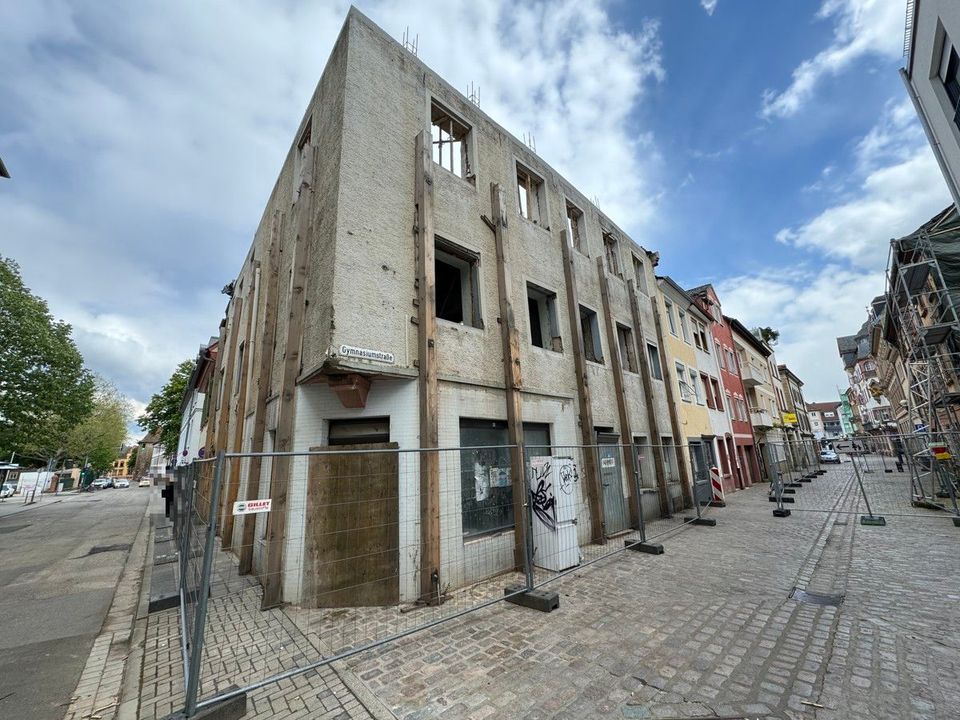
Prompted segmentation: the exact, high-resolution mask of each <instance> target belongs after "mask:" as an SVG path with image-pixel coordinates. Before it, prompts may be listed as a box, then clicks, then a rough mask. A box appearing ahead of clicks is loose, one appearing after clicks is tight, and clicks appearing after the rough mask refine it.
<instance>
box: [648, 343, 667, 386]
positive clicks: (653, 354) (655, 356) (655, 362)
mask: <svg viewBox="0 0 960 720" xmlns="http://www.w3.org/2000/svg"><path fill="white" fill-rule="evenodd" d="M647 356H648V357H649V358H650V376H651V377H652V378H653V379H654V380H663V368H662V367H661V365H660V350H658V349H657V346H656V345H651V344H650V343H647Z"/></svg>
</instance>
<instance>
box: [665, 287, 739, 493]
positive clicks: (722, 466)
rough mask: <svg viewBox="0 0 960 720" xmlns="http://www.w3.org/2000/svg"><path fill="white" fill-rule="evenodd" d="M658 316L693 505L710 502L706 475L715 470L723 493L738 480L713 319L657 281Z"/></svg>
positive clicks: (679, 291)
mask: <svg viewBox="0 0 960 720" xmlns="http://www.w3.org/2000/svg"><path fill="white" fill-rule="evenodd" d="M658 283H659V287H660V298H659V299H660V312H661V313H662V315H663V317H664V318H665V319H664V321H663V323H662V327H663V336H664V339H665V340H664V345H665V347H666V348H667V351H668V353H669V357H670V362H669V363H668V365H669V367H668V374H669V376H670V381H671V382H670V384H671V385H672V386H673V388H674V389H675V391H676V393H677V399H678V400H679V402H677V403H676V406H675V407H676V411H677V412H678V414H679V417H680V424H681V426H682V431H681V437H682V440H681V442H682V443H683V444H684V445H685V450H686V452H685V453H684V460H685V462H686V463H687V464H688V469H689V473H690V477H691V479H692V482H693V485H694V496H695V497H696V499H697V500H700V501H703V500H704V499H706V500H709V499H710V471H711V469H712V468H715V469H716V471H717V472H719V474H720V476H721V481H722V483H723V487H724V488H725V489H726V488H731V489H733V488H735V487H736V481H735V480H734V478H735V477H736V476H737V475H738V474H739V472H740V470H739V468H738V467H737V457H736V452H735V448H734V443H733V427H732V425H731V422H730V417H729V415H728V404H727V402H726V399H725V393H724V390H723V384H722V380H721V377H720V365H719V362H718V359H717V353H716V350H715V349H714V345H713V331H712V329H711V327H710V326H711V325H712V324H713V318H712V317H711V316H710V315H708V314H707V313H705V312H704V311H703V310H702V309H701V307H700V305H699V304H698V303H697V302H696V301H695V300H694V298H693V297H691V296H690V295H689V294H688V293H687V292H686V291H684V290H683V288H681V287H680V286H679V285H678V284H677V283H676V282H675V281H674V280H673V279H671V278H670V277H660V278H658Z"/></svg>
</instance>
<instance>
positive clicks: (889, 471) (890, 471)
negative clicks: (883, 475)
mask: <svg viewBox="0 0 960 720" xmlns="http://www.w3.org/2000/svg"><path fill="white" fill-rule="evenodd" d="M884 472H888V473H892V472H893V470H884Z"/></svg>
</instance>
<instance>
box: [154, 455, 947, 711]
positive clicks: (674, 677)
mask: <svg viewBox="0 0 960 720" xmlns="http://www.w3.org/2000/svg"><path fill="white" fill-rule="evenodd" d="M894 480H895V479H892V478H890V476H884V475H878V476H867V479H866V480H865V482H866V483H867V488H868V493H870V495H871V496H872V498H873V500H874V504H879V505H880V506H889V507H888V508H887V509H888V510H889V509H894V510H898V511H901V510H903V507H901V505H903V506H904V507H906V508H907V509H909V504H908V503H900V505H897V506H896V507H893V506H892V503H894V498H893V496H891V497H890V498H889V499H888V498H886V496H884V495H883V493H882V492H881V491H882V490H883V488H884V487H889V488H891V489H893V488H901V487H903V486H902V484H901V483H895V482H893V481H894ZM884 483H885V485H883V484H884ZM796 500H797V503H795V504H794V508H795V510H796V512H794V513H793V514H792V516H791V517H789V518H784V519H778V518H774V517H773V516H772V514H771V509H772V508H773V507H774V506H773V505H772V504H771V503H769V502H768V501H767V487H766V486H765V485H763V486H755V487H753V488H751V489H748V490H746V491H742V492H738V493H735V494H733V495H731V496H729V497H728V507H726V508H724V509H720V510H712V511H711V512H712V513H713V516H714V517H716V518H717V519H718V525H717V526H716V527H713V528H711V527H696V526H691V527H687V528H686V529H684V530H682V531H679V532H673V533H671V534H669V535H667V537H665V538H664V539H663V542H664V545H665V548H666V554H665V555H662V556H649V555H643V554H638V553H619V554H616V555H614V556H612V557H610V558H609V559H606V560H602V561H600V562H598V563H596V564H594V565H592V566H590V567H587V568H583V569H581V570H578V571H577V572H575V573H572V574H571V575H569V576H567V577H565V578H563V579H561V580H558V581H556V582H555V583H551V584H550V585H549V586H548V587H551V588H555V589H557V590H559V592H560V596H561V598H560V609H559V610H558V611H556V612H553V613H551V614H540V613H538V612H535V611H533V610H528V609H524V608H520V607H516V606H512V605H507V604H504V603H500V604H497V605H494V606H493V607H490V608H487V609H485V610H480V611H477V612H475V613H472V614H470V615H468V616H466V617H464V618H462V619H459V620H453V621H451V622H448V623H445V624H442V625H440V626H438V627H436V628H434V629H432V630H428V631H424V632H422V633H419V634H416V635H413V636H411V637H408V638H406V639H403V640H399V641H397V642H395V643H392V644H388V645H386V646H383V647H381V648H379V649H377V650H373V651H369V652H366V653H364V654H362V655H358V656H355V657H353V658H351V659H349V660H347V661H346V662H345V663H343V664H338V667H337V670H336V671H335V670H333V669H332V668H325V669H322V670H321V671H319V672H312V673H309V674H307V675H304V676H299V677H295V678H293V679H291V680H286V681H283V682H282V683H281V684H279V685H276V684H270V685H267V686H266V687H264V688H261V689H259V690H255V691H253V692H252V693H251V694H250V702H249V705H248V707H249V709H250V711H249V712H248V714H247V717H264V718H266V717H285V718H307V717H329V718H355V717H364V718H365V717H370V716H373V717H389V716H390V715H391V714H393V715H394V716H396V717H398V718H406V719H409V720H421V719H425V718H467V719H469V720H479V719H480V718H498V717H499V718H517V717H524V718H530V719H531V720H533V719H534V718H589V717H623V718H692V717H770V718H801V717H804V718H821V719H824V720H827V719H833V718H836V719H838V720H839V719H840V718H904V717H916V718H953V717H956V708H957V707H958V706H960V641H958V617H960V614H958V611H960V590H958V586H957V582H956V578H957V575H958V570H960V567H958V565H960V561H958V559H957V555H956V547H957V545H956V543H957V540H958V537H960V536H958V533H960V530H958V529H957V528H955V527H954V526H953V524H952V523H951V522H950V519H949V518H948V517H947V516H946V515H943V514H941V515H935V514H932V513H927V515H925V516H924V517H923V518H907V517H891V518H890V519H889V520H888V524H887V526H886V527H865V526H861V525H860V524H859V522H858V517H857V514H856V513H859V512H863V511H864V507H863V501H862V499H861V497H860V494H859V492H858V489H857V485H856V482H855V477H854V475H853V472H852V469H851V466H850V465H845V466H843V467H838V468H834V469H832V470H830V471H829V472H828V473H827V474H826V475H824V476H823V477H821V478H817V479H816V480H814V481H813V482H812V483H809V484H806V485H804V487H803V488H802V489H800V490H798V491H797V494H796ZM788 507H789V506H788ZM818 509H819V510H824V511H827V512H808V511H810V510H818ZM875 512H877V510H876V509H875ZM919 512H921V513H923V512H924V511H919ZM664 527H675V526H668V525H667V524H666V523H660V524H659V525H655V526H654V527H653V528H652V529H651V532H658V531H659V530H661V529H662V528H664ZM795 588H798V589H800V590H804V591H806V592H808V593H813V594H814V595H815V598H814V599H816V596H818V595H831V596H839V597H837V598H835V600H834V602H833V603H832V604H818V603H817V602H810V601H803V600H801V599H795V598H791V594H792V593H793V591H794V589H795ZM236 597H241V595H237V596H236ZM837 603H839V604H837ZM245 612H248V613H252V612H257V611H255V610H246V611H245ZM288 612H290V613H291V616H292V617H293V618H294V620H291V621H286V620H282V617H283V616H281V622H283V623H284V624H286V625H288V626H289V628H294V629H293V630H291V629H289V628H288V629H287V630H286V632H287V633H288V637H292V636H293V635H294V634H295V628H296V623H298V622H302V620H303V618H302V611H301V613H297V612H296V611H292V610H289V611H288ZM372 612H376V611H372ZM251 617H252V615H251ZM274 617H276V616H274ZM226 630H227V632H226V633H225V635H224V636H223V637H222V638H220V639H219V640H217V641H215V642H216V643H217V647H218V657H221V658H223V657H226V656H227V655H226V654H225V653H224V650H225V649H227V648H229V647H230V646H232V645H236V646H237V654H238V655H239V654H240V649H241V646H243V640H242V639H234V640H230V638H238V636H237V635H236V630H235V628H234V630H233V631H232V633H233V634H230V629H229V628H227V629H226ZM210 632H214V631H213V629H212V628H210V629H209V630H208V638H210V639H212V636H211V635H210ZM176 633H177V630H176V615H175V613H174V612H168V613H160V614H158V615H157V616H154V617H153V618H152V619H151V622H150V628H149V630H148V657H147V663H146V665H145V667H144V678H145V685H144V688H143V691H142V701H141V703H142V704H141V716H142V717H160V716H162V715H163V714H164V713H165V712H169V711H170V710H173V709H175V707H176V703H177V702H178V700H179V697H178V696H179V695H180V693H182V688H181V687H180V686H179V668H178V663H179V661H180V655H179V648H178V646H177V642H178V640H177V635H176ZM227 635H229V638H228V637H226V636H227ZM300 637H301V639H300V640H299V641H298V642H302V643H304V644H306V643H308V642H315V639H313V638H311V639H309V640H308V638H307V636H306V635H304V636H300ZM210 639H208V643H209V642H210ZM263 642H264V643H266V642H267V641H266V640H264V641H263ZM272 647H273V648H274V652H275V651H276V647H279V646H278V645H277V641H276V640H274V642H273V646H272ZM242 650H243V652H245V653H247V654H250V653H262V655H263V657H267V653H266V652H262V650H254V649H252V648H251V647H250V646H249V640H248V641H247V646H246V647H242ZM297 652H300V650H297ZM252 658H253V656H252V655H251V661H250V662H252V663H253V665H251V668H256V669H258V670H259V672H256V673H255V675H254V676H252V677H255V676H260V677H262V676H263V671H262V661H261V660H260V659H259V658H258V659H256V660H253V659H252ZM207 668H208V670H207V671H206V672H205V678H204V682H205V683H208V682H214V681H215V684H216V685H218V686H220V687H225V686H226V685H228V684H229V682H230V675H229V672H228V669H229V664H228V663H224V664H223V665H222V666H218V665H217V664H216V662H213V663H212V664H209V665H207ZM212 674H215V675H216V677H215V678H214V677H212V676H211V675H212ZM151 677H155V678H156V680H154V681H152V682H151V681H147V678H151ZM236 680H238V681H241V682H242V681H243V678H242V677H240V676H238V677H237V678H236ZM369 691H372V693H371V692H369ZM358 698H359V699H358Z"/></svg>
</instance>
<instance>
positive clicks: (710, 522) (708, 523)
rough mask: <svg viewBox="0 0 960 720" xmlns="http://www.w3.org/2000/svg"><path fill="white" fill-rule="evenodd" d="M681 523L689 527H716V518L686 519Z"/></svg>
mask: <svg viewBox="0 0 960 720" xmlns="http://www.w3.org/2000/svg"><path fill="white" fill-rule="evenodd" d="M683 521H684V522H685V523H687V524H689V525H703V526H704V527H716V526H717V519H716V518H705V517H697V518H695V517H686V518H684V519H683Z"/></svg>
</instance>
